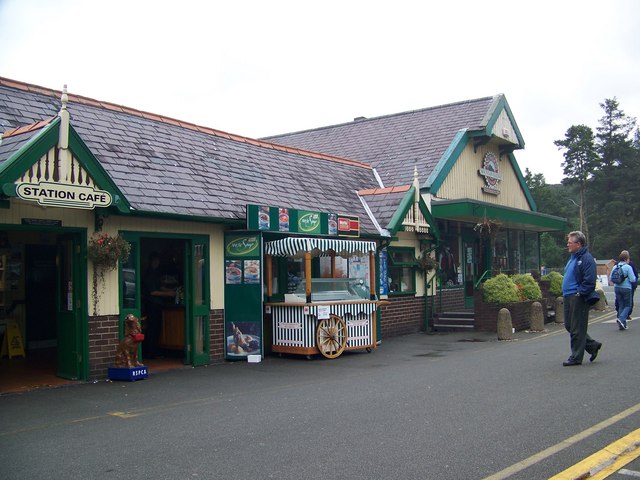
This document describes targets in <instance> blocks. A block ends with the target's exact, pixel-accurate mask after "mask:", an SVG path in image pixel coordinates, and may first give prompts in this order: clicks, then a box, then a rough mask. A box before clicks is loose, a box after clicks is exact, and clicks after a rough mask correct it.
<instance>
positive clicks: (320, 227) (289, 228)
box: [247, 205, 360, 237]
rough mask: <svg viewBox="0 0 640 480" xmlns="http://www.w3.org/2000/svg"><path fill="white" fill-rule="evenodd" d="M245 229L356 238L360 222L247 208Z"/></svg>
mask: <svg viewBox="0 0 640 480" xmlns="http://www.w3.org/2000/svg"><path fill="white" fill-rule="evenodd" d="M247 229H248V230H263V231H267V232H282V233H285V232H287V233H302V234H305V235H333V236H339V237H359V236H360V219H359V218H358V217H357V216H353V215H343V214H337V213H326V212H314V211H310V210H296V209H293V208H283V207H272V206H266V205H247Z"/></svg>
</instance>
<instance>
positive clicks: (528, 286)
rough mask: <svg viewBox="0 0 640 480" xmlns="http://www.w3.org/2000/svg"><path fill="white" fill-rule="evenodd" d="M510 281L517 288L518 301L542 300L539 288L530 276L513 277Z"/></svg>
mask: <svg viewBox="0 0 640 480" xmlns="http://www.w3.org/2000/svg"><path fill="white" fill-rule="evenodd" d="M511 279H512V280H513V282H514V283H515V284H516V287H517V288H518V295H519V297H520V300H523V301H525V300H540V299H541V298H542V292H541V291H540V286H539V285H538V282H536V281H535V279H534V278H533V277H532V276H531V275H526V274H521V275H514V276H513V277H511Z"/></svg>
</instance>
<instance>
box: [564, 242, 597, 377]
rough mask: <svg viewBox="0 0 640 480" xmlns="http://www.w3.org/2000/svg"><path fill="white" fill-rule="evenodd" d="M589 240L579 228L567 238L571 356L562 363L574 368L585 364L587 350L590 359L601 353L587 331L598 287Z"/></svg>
mask: <svg viewBox="0 0 640 480" xmlns="http://www.w3.org/2000/svg"><path fill="white" fill-rule="evenodd" d="M586 243H587V239H586V237H585V236H584V233H582V232H580V231H575V232H571V233H570V234H569V235H568V238H567V250H568V251H569V253H570V254H571V257H570V258H569V261H568V262H567V265H566V266H565V268H564V278H563V280H562V296H563V297H564V328H566V329H567V332H569V336H570V339H571V356H570V357H569V358H568V360H567V361H566V362H563V363H562V365H563V366H565V367H572V366H574V365H580V364H581V363H582V357H583V356H584V352H585V351H586V352H587V353H589V354H590V355H591V357H590V358H589V361H590V362H593V361H594V360H595V359H596V357H597V356H598V351H599V350H600V348H602V343H600V342H597V341H595V340H594V339H593V338H591V337H590V336H589V334H588V333H587V327H588V326H589V306H590V304H589V302H590V301H591V299H593V298H594V295H597V294H596V293H595V287H596V261H595V260H594V259H593V256H592V255H591V253H590V252H589V250H588V249H587V245H586Z"/></svg>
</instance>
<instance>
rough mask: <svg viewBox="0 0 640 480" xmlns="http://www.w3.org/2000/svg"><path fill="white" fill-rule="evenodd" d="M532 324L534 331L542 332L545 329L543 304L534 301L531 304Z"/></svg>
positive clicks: (530, 323)
mask: <svg viewBox="0 0 640 480" xmlns="http://www.w3.org/2000/svg"><path fill="white" fill-rule="evenodd" d="M529 325H531V331H532V332H542V331H543V330H544V313H543V312H542V304H541V303H540V302H533V303H532V304H531V320H530V322H529Z"/></svg>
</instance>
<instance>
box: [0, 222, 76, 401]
mask: <svg viewBox="0 0 640 480" xmlns="http://www.w3.org/2000/svg"><path fill="white" fill-rule="evenodd" d="M83 235H84V233H83V231H81V230H79V229H78V230H75V229H63V228H50V229H47V228H44V229H35V228H15V229H8V230H0V253H1V255H0V258H2V259H3V263H5V267H6V268H5V269H4V273H3V278H2V280H1V281H0V284H1V289H2V299H3V301H2V304H3V305H2V306H1V307H0V331H1V332H3V335H2V336H0V338H1V339H2V341H3V342H4V341H5V339H4V335H7V332H8V330H7V328H8V326H11V328H12V332H13V333H12V334H13V337H12V338H11V341H12V342H14V344H21V346H22V349H21V350H20V349H18V350H14V351H13V352H11V353H12V354H7V353H6V352H5V353H4V355H2V358H1V359H0V363H1V368H2V371H3V376H2V379H1V385H0V391H6V389H7V388H12V389H13V390H12V391H16V388H17V387H21V386H22V387H24V386H31V387H38V386H45V385H47V386H48V385H56V384H59V383H60V382H63V383H64V382H65V380H62V379H67V380H79V379H86V377H87V375H88V366H87V365H86V363H85V361H86V360H85V359H87V355H86V349H87V341H86V338H87V331H86V330H87V329H86V327H84V328H83V325H86V321H85V322H82V321H81V319H82V318H85V319H86V315H87V312H86V307H84V306H83V302H80V301H79V300H80V299H81V298H82V296H83V295H84V296H85V297H86V284H85V283H86V282H82V281H80V280H79V279H80V278H83V277H82V274H83V273H84V274H85V276H86V266H85V262H84V261H83V253H82V250H81V247H80V245H81V244H82V240H83V239H84V237H83ZM85 243H86V242H85ZM16 332H17V335H16ZM16 337H18V339H17V340H16ZM7 341H9V338H7Z"/></svg>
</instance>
